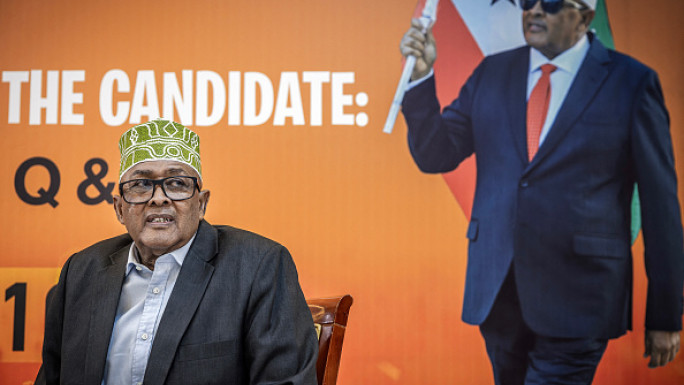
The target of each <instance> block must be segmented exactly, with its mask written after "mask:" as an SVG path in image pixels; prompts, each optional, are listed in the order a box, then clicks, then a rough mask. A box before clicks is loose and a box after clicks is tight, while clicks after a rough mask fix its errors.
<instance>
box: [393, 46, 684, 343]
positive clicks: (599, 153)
mask: <svg viewBox="0 0 684 385" xmlns="http://www.w3.org/2000/svg"><path fill="white" fill-rule="evenodd" d="M589 38H590V49H589V52H588V54H587V56H586V59H585V60H584V62H583V63H582V66H581V67H580V70H579V72H578V74H577V76H576V78H575V80H574V83H573V84H572V86H571V88H570V90H569V92H568V95H567V97H566V99H565V101H564V102H563V105H562V107H561V109H560V111H559V112H558V115H557V117H556V119H555V121H554V124H553V126H552V127H551V129H550V131H549V134H548V136H547V137H546V139H545V141H544V142H543V143H542V145H541V147H540V148H539V152H538V153H537V155H536V156H535V157H534V159H533V160H532V161H531V162H529V161H528V159H527V148H526V146H527V144H526V127H525V125H526V115H525V114H526V112H525V111H526V87H527V73H528V71H529V50H530V48H529V47H522V48H519V49H515V50H512V51H507V52H504V53H501V54H497V55H494V56H491V57H487V58H485V59H484V60H483V61H482V63H481V64H480V65H479V66H478V67H477V69H476V70H475V71H474V73H473V74H472V76H471V77H470V78H469V80H468V81H467V83H466V84H465V85H464V87H463V88H462V89H461V93H460V95H459V97H458V99H457V100H455V101H454V102H453V103H452V104H451V105H449V106H448V107H446V108H445V109H444V111H443V113H442V114H440V111H439V110H440V106H439V104H438V101H437V99H436V97H435V85H434V79H433V78H430V79H429V80H427V81H425V82H424V83H421V84H419V85H417V86H416V87H415V88H413V89H411V90H410V91H409V92H408V93H407V94H406V97H405V99H404V104H403V112H404V116H405V117H406V121H407V123H408V127H409V133H408V136H409V146H410V149H411V153H412V155H413V157H414V159H415V161H416V163H417V164H418V166H419V167H420V169H421V170H423V171H425V172H446V171H450V170H453V169H454V168H455V167H456V166H457V165H458V164H459V163H460V162H461V161H462V160H463V159H465V158H466V157H468V156H470V155H471V154H473V153H475V155H476V164H477V185H476V192H475V199H474V204H473V210H472V218H471V221H470V225H469V228H468V232H467V237H468V239H469V257H468V267H467V276H466V288H465V298H464V305H463V320H464V321H465V322H468V323H471V324H481V323H482V322H483V321H484V320H485V319H486V317H487V316H488V314H489V312H490V310H491V308H492V305H493V303H494V301H495V299H496V297H497V294H498V292H499V288H500V287H501V285H502V283H503V281H504V278H505V277H506V276H507V274H508V271H509V267H510V266H513V271H514V276H515V283H516V287H517V292H518V296H519V300H520V308H521V312H522V315H523V318H524V320H525V322H526V323H527V324H528V326H529V328H530V329H532V331H534V332H535V333H537V334H539V335H545V336H553V337H568V338H614V337H617V336H619V335H621V334H623V333H625V331H626V329H628V328H630V327H631V301H632V256H631V248H630V206H631V199H632V191H633V188H634V183H635V182H637V183H638V186H639V193H640V199H641V213H642V221H643V236H644V243H645V262H646V271H647V274H648V282H649V283H648V304H647V311H646V328H647V329H651V330H668V331H675V330H680V329H681V315H682V282H683V281H684V254H683V252H682V227H681V219H680V209H679V203H678V200H677V186H676V184H677V182H676V175H675V171H674V161H673V151H672V144H671V139H670V133H669V117H668V114H667V111H666V109H665V106H664V102H663V96H662V92H661V88H660V84H659V81H658V78H657V75H656V74H655V72H653V71H652V70H651V69H649V68H647V67H646V66H644V65H642V64H640V63H639V62H637V61H635V60H634V59H631V58H629V57H627V56H624V55H622V54H619V53H616V52H614V51H609V50H607V49H605V47H604V46H603V45H602V44H601V43H600V42H599V41H598V40H597V39H595V38H594V37H593V36H591V35H590V36H589Z"/></svg>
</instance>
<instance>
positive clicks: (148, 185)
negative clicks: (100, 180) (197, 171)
mask: <svg viewBox="0 0 684 385" xmlns="http://www.w3.org/2000/svg"><path fill="white" fill-rule="evenodd" d="M157 186H161V188H162V191H163V192H164V195H166V196H167V197H168V198H169V199H171V200H172V201H184V200H186V199H190V198H192V197H193V196H194V195H195V190H197V191H199V185H198V184H197V178H195V177H194V176H170V177H168V178H163V179H131V180H127V181H125V182H121V183H119V193H120V194H121V196H122V197H123V199H124V201H126V202H128V203H147V202H149V201H150V199H152V197H153V196H154V190H155V189H156V187H157Z"/></svg>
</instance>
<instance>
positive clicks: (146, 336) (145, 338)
mask: <svg viewBox="0 0 684 385" xmlns="http://www.w3.org/2000/svg"><path fill="white" fill-rule="evenodd" d="M148 337H149V336H148V335H147V333H143V334H142V335H141V336H140V338H142V339H143V340H145V341H147V338H148Z"/></svg>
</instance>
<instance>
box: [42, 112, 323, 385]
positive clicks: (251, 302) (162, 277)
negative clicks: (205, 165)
mask: <svg viewBox="0 0 684 385" xmlns="http://www.w3.org/2000/svg"><path fill="white" fill-rule="evenodd" d="M119 149H120V151H121V169H120V174H119V179H120V184H119V191H120V194H121V195H120V196H116V197H115V200H114V210H115V211H116V217H117V218H118V220H119V222H121V223H122V224H123V225H124V226H126V230H127V232H128V234H125V235H121V236H118V237H115V238H112V239H108V240H105V241H102V242H99V243H96V244H95V245H93V246H91V247H89V248H87V249H85V250H83V251H81V252H78V253H76V254H74V255H73V256H71V258H69V260H68V261H67V262H66V264H65V265H64V268H63V269H62V273H61V276H60V278H59V283H58V284H57V286H56V287H55V288H54V289H53V290H52V291H51V292H50V294H49V295H48V303H47V314H46V322H45V340H44V344H43V365H42V367H41V370H40V372H39V374H38V378H37V380H36V384H60V383H61V384H71V383H73V384H96V385H99V384H106V385H114V384H117V385H118V384H121V385H123V384H125V385H132V384H143V383H144V384H307V385H314V384H315V383H316V374H315V364H316V358H317V350H318V343H317V340H316V333H315V329H314V327H313V323H312V319H311V313H310V312H309V310H308V307H307V305H306V302H305V300H304V296H303V294H302V291H301V289H300V287H299V283H298V280H297V272H296V269H295V265H294V262H293V261H292V257H291V256H290V254H289V253H288V251H287V250H286V249H285V248H284V247H283V246H281V245H279V244H277V243H275V242H273V241H271V240H268V239H266V238H263V237H261V236H259V235H256V234H253V233H250V232H247V231H243V230H239V229H236V228H233V227H229V226H212V225H210V224H209V223H207V222H206V221H204V219H203V218H204V213H205V211H206V208H207V203H208V202H209V191H208V190H202V168H201V163H200V154H199V138H198V136H197V135H196V134H195V133H194V132H192V131H190V130H189V129H187V128H185V127H183V126H182V125H180V124H178V123H174V122H170V121H165V120H154V121H151V122H149V123H146V124H142V125H139V126H135V127H133V128H131V129H130V130H128V131H127V132H126V133H124V134H123V135H122V136H121V140H120V141H119Z"/></svg>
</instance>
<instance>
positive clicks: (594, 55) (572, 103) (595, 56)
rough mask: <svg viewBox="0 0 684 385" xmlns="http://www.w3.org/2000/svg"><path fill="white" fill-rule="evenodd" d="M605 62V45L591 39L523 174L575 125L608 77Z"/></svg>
mask: <svg viewBox="0 0 684 385" xmlns="http://www.w3.org/2000/svg"><path fill="white" fill-rule="evenodd" d="M609 62H610V57H609V56H608V51H607V50H606V48H605V47H604V46H603V44H601V42H599V41H598V39H596V38H592V41H591V47H590V48H589V52H588V53H587V57H586V58H585V60H584V63H582V66H581V67H580V69H579V72H578V73H577V76H576V77H575V80H574V82H573V84H572V86H570V90H569V91H568V95H567V96H566V97H565V100H564V101H563V105H562V106H561V108H560V110H559V111H558V114H557V115H556V120H555V121H554V123H553V125H552V126H551V129H550V130H549V134H548V136H547V137H546V139H545V140H544V142H543V143H542V145H541V146H540V147H539V152H537V155H536V156H535V157H534V159H532V163H530V165H529V166H528V167H527V170H526V173H527V172H529V171H530V170H531V169H533V168H534V167H536V165H538V164H539V163H540V162H541V161H543V160H544V158H546V157H548V156H549V154H551V153H552V152H553V149H554V148H555V147H556V146H558V144H559V143H560V142H561V140H562V139H563V137H565V135H567V133H568V132H569V131H570V129H571V128H572V127H574V126H575V122H577V120H578V119H579V117H580V115H581V114H582V112H583V111H584V110H585V109H586V108H587V106H588V105H589V103H590V102H591V101H592V99H594V95H595V94H596V93H597V92H598V91H599V89H600V88H601V85H602V84H603V81H604V80H605V79H606V77H607V76H608V73H609V72H610V71H609V70H608V68H607V66H606V64H607V63H609Z"/></svg>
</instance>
